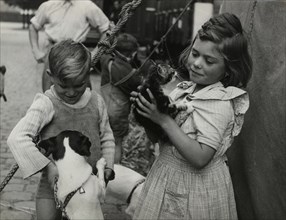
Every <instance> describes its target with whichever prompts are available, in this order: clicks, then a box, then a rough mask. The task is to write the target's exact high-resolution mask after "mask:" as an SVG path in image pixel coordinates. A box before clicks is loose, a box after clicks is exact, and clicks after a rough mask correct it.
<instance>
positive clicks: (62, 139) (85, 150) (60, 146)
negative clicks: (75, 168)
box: [38, 130, 91, 161]
mask: <svg viewBox="0 0 286 220" xmlns="http://www.w3.org/2000/svg"><path fill="white" fill-rule="evenodd" d="M67 144H68V145H69V146H70V148H71V149H72V150H73V151H75V152H76V153H78V154H79V155H81V156H90V146H91V143H90V141H89V139H88V137H86V136H85V135H83V134H82V133H80V132H79V131H70V130H66V131H62V132H61V133H59V134H58V135H57V136H55V137H51V138H49V139H46V140H42V141H40V143H39V144H38V146H39V147H40V148H42V149H44V150H45V151H46V153H45V155H50V154H52V155H53V159H54V160H55V161H57V160H59V159H62V158H63V157H64V155H65V151H66V147H67V146H66V145H67Z"/></svg>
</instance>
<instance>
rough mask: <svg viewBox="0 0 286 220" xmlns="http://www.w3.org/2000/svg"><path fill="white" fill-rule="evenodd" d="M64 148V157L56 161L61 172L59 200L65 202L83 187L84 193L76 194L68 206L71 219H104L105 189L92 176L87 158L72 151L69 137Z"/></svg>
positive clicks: (95, 177)
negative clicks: (101, 198)
mask: <svg viewBox="0 0 286 220" xmlns="http://www.w3.org/2000/svg"><path fill="white" fill-rule="evenodd" d="M64 147H65V154H64V157H63V158H62V159H59V160H57V161H55V163H56V166H57V168H58V172H59V179H58V192H57V197H58V200H60V201H62V202H64V200H65V198H66V196H67V195H68V194H69V193H70V192H72V191H74V190H75V189H77V188H78V187H80V186H82V187H83V189H84V193H82V194H81V193H79V192H77V193H75V194H74V196H73V197H72V199H71V200H70V201H69V203H68V204H67V206H66V212H67V214H68V216H69V218H70V219H103V214H102V210H101V206H100V201H99V199H100V197H102V196H103V195H104V193H103V191H104V190H105V189H104V187H102V185H101V184H100V181H99V179H98V177H97V176H96V175H91V173H92V168H91V166H90V165H89V164H88V163H87V162H86V159H85V157H84V156H81V155H79V154H77V153H76V152H74V150H73V149H71V147H70V145H69V138H68V137H66V138H64ZM82 184H83V185H82Z"/></svg>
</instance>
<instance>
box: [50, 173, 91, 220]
mask: <svg viewBox="0 0 286 220" xmlns="http://www.w3.org/2000/svg"><path fill="white" fill-rule="evenodd" d="M91 175H94V174H93V173H91ZM88 180H89V178H87V180H86V181H84V182H83V184H82V185H81V186H80V187H78V188H77V189H75V190H74V191H72V192H70V193H69V194H68V195H67V196H66V198H65V201H64V202H61V201H60V200H59V199H58V197H57V193H58V177H55V184H54V197H55V202H56V208H57V209H61V211H62V213H63V215H64V216H65V217H66V218H67V219H69V217H68V215H67V212H66V207H67V205H68V203H69V201H70V200H71V198H72V197H73V196H74V194H76V192H77V191H79V193H80V194H83V193H85V190H84V188H83V186H84V184H85V183H86V182H87V181H88Z"/></svg>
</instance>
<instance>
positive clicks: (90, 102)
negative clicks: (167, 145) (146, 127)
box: [7, 40, 115, 220]
mask: <svg viewBox="0 0 286 220" xmlns="http://www.w3.org/2000/svg"><path fill="white" fill-rule="evenodd" d="M48 58H49V63H50V68H49V69H48V70H47V72H48V75H49V76H50V77H51V82H52V83H53V85H52V86H51V87H50V89H48V90H47V91H46V92H45V93H44V94H42V93H38V94H36V96H35V98H34V101H33V103H32V105H31V106H30V108H29V109H28V111H27V113H26V115H25V116H24V117H23V118H22V119H21V120H20V121H19V122H18V123H17V125H16V126H15V127H14V129H13V130H12V132H11V134H10V135H9V137H8V140H7V144H8V146H9V147H10V149H11V152H12V154H13V156H14V157H15V160H16V161H17V163H18V164H19V167H20V169H21V170H22V172H23V176H24V178H28V177H30V176H32V175H34V174H36V173H38V172H41V171H42V176H41V179H40V183H39V186H38V191H37V195H36V214H37V219H50V220H55V219H61V211H60V210H57V209H56V204H55V199H54V192H53V189H52V187H51V185H52V184H53V183H50V181H53V180H54V178H53V177H54V175H55V174H54V172H53V171H54V170H55V169H56V168H55V165H54V163H53V162H51V161H50V159H49V158H47V157H45V156H44V155H43V154H41V152H40V150H39V149H37V147H36V144H35V143H34V140H35V139H36V137H39V138H40V140H45V139H48V138H50V137H54V136H56V135H58V134H59V133H60V132H62V131H64V130H75V131H79V132H81V133H82V134H84V135H85V136H87V137H88V138H89V140H90V141H91V148H90V151H91V155H90V156H89V157H88V158H87V161H88V162H89V164H90V165H91V166H92V168H93V172H94V173H96V162H97V160H98V159H100V158H101V157H104V158H105V160H106V162H107V165H106V168H105V171H104V176H105V180H106V182H108V181H109V180H112V179H113V178H114V171H113V163H114V153H115V143H114V137H113V133H112V130H111V128H110V125H109V121H108V115H107V111H106V107H105V103H104V101H103V99H102V97H101V96H100V95H99V94H97V93H96V92H95V91H91V90H90V89H89V88H88V87H87V84H88V79H89V73H90V64H91V53H90V51H89V50H88V49H87V48H86V47H85V46H84V45H82V43H79V42H75V41H73V40H65V41H61V42H59V43H56V44H55V45H54V46H53V47H52V48H51V50H50V53H49V56H48ZM49 180H50V181H49Z"/></svg>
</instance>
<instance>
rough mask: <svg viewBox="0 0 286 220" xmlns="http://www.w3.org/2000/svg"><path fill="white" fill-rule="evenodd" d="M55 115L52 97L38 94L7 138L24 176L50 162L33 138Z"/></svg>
mask: <svg viewBox="0 0 286 220" xmlns="http://www.w3.org/2000/svg"><path fill="white" fill-rule="evenodd" d="M53 115H54V109H53V104H52V102H51V101H50V99H49V98H48V97H47V96H45V95H43V94H37V95H36V96H35V99H34V101H33V103H32V105H31V106H30V108H29V109H28V111H27V113H26V115H25V116H24V117H23V118H22V119H21V120H20V121H19V122H18V123H17V125H16V126H15V127H14V128H13V130H12V132H11V133H10V135H9V137H8V139H7V144H8V146H9V148H10V150H11V152H12V154H13V156H14V158H15V160H16V162H17V163H18V165H19V167H20V169H21V171H22V172H23V177H24V178H27V177H29V176H31V175H33V174H35V173H37V172H39V171H40V170H41V169H43V168H44V167H45V166H46V165H47V164H48V163H49V162H50V160H49V159H48V158H46V157H45V156H44V155H43V154H42V153H41V152H40V151H39V150H38V149H37V147H36V145H35V143H34V142H33V139H34V138H35V137H36V135H38V134H39V132H40V131H41V129H42V128H43V127H44V126H45V125H46V124H48V123H49V122H50V121H51V120H52V118H53Z"/></svg>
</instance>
